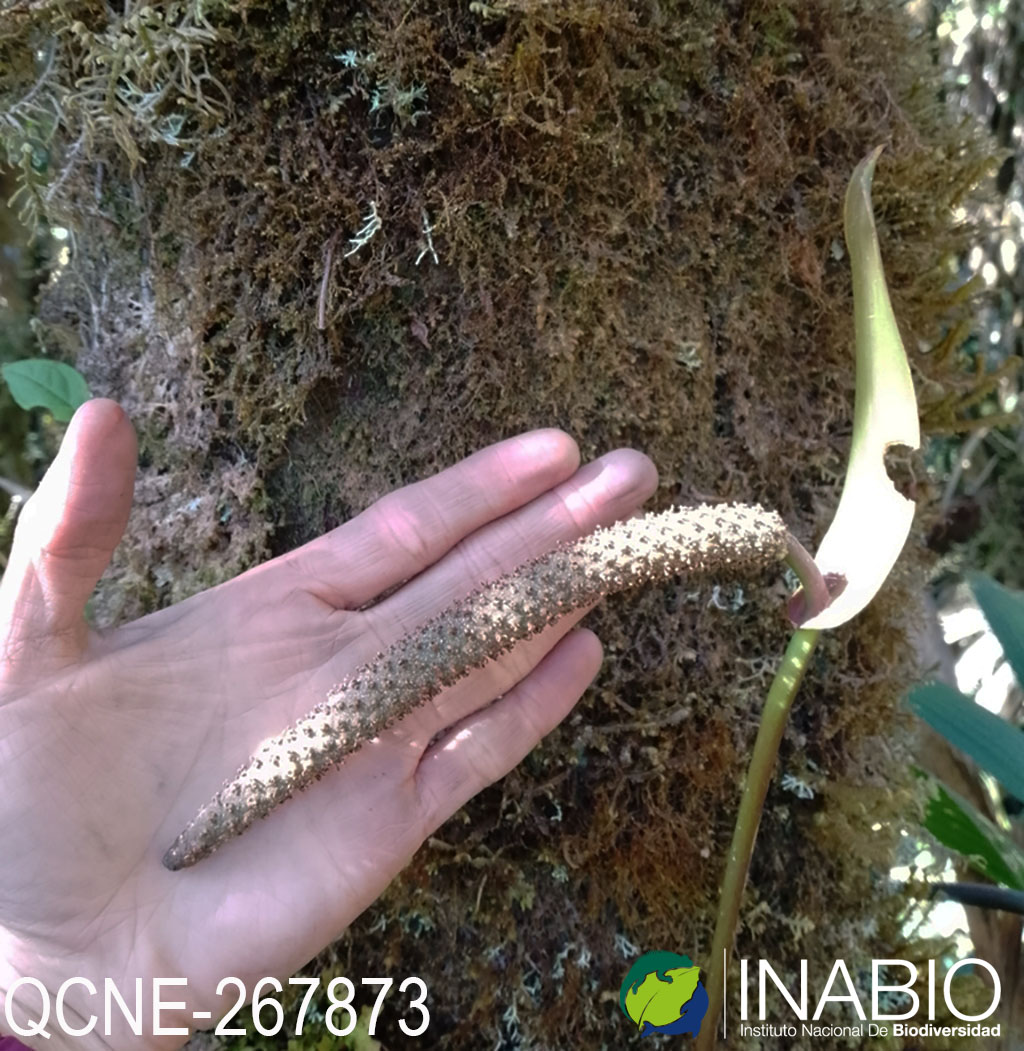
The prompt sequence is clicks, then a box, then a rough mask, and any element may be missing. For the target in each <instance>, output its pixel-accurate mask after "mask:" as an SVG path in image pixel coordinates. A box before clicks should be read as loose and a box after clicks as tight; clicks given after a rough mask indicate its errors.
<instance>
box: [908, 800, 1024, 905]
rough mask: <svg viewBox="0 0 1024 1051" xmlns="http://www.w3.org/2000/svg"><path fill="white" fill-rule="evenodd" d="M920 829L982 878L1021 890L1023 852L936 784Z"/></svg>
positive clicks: (985, 820)
mask: <svg viewBox="0 0 1024 1051" xmlns="http://www.w3.org/2000/svg"><path fill="white" fill-rule="evenodd" d="M935 787H936V790H937V791H936V795H934V796H933V797H932V798H931V799H929V800H928V806H927V809H926V810H925V820H924V827H925V828H926V829H928V831H929V832H930V833H931V834H932V835H933V836H934V837H935V838H936V839H937V840H938V841H939V842H940V843H941V844H942V845H943V846H945V847H949V849H950V850H955V851H957V852H958V853H960V854H963V855H964V857H966V858H969V859H970V861H971V864H972V865H973V866H974V868H975V869H977V871H978V872H980V873H981V874H982V875H983V876H987V877H988V878H989V879H990V880H993V881H994V882H995V883H999V884H1002V886H1004V887H1012V888H1013V889H1014V890H1024V851H1022V850H1021V848H1020V847H1018V846H1017V844H1016V843H1015V842H1014V841H1013V839H1012V838H1011V837H1010V836H1008V835H1007V834H1006V833H1005V832H1003V830H1002V829H1000V828H999V827H998V826H997V825H995V824H993V823H992V822H991V821H989V820H988V818H986V817H985V815H984V814H982V813H981V812H980V811H979V810H978V809H977V808H976V807H974V806H973V805H972V804H971V803H969V802H968V801H967V800H966V799H964V798H963V796H960V795H958V794H957V793H956V792H954V791H953V790H952V789H950V788H947V787H946V786H945V785H942V784H938V783H937V782H936V785H935Z"/></svg>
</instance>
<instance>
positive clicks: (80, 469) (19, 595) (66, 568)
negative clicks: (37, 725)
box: [0, 398, 138, 674]
mask: <svg viewBox="0 0 1024 1051" xmlns="http://www.w3.org/2000/svg"><path fill="white" fill-rule="evenodd" d="M137 455H138V447H137V444H136V440H135V431H134V429H133V427H132V425H131V422H130V421H129V419H128V417H127V416H126V415H125V412H124V410H123V409H122V408H121V407H120V405H118V404H117V402H114V401H110V400H109V399H107V398H95V399H93V400H92V401H88V402H86V403H85V404H84V405H82V406H81V407H80V408H79V409H78V411H77V412H76V413H75V415H74V417H73V418H72V420H71V423H70V424H69V425H68V429H67V433H66V434H65V435H64V440H63V442H62V443H61V447H60V452H58V454H57V458H56V459H55V460H54V461H53V463H52V464H51V465H50V468H49V470H48V471H47V472H46V474H45V476H44V477H43V480H42V482H40V483H39V488H38V489H37V490H36V491H35V493H33V495H32V496H31V498H30V499H29V501H28V503H26V504H25V507H24V508H23V510H22V512H21V515H20V517H19V519H18V525H17V529H16V530H15V533H14V542H13V546H12V549H11V558H10V562H9V563H8V566H7V569H6V570H5V571H4V575H3V580H2V581H0V654H2V656H3V657H4V658H5V660H6V662H7V664H8V670H11V667H10V665H11V663H15V664H16V663H18V662H20V661H22V660H24V661H26V662H27V663H28V664H30V665H31V666H32V668H33V672H34V674H38V673H39V672H40V671H41V670H42V669H41V667H40V658H43V657H45V656H48V657H55V658H57V660H61V659H66V658H67V657H69V656H70V657H76V656H77V655H78V654H79V653H80V652H81V651H82V649H83V648H84V646H85V642H86V639H87V636H88V629H87V626H86V623H85V620H84V617H83V614H84V612H85V604H86V602H87V601H88V599H89V596H90V595H91V594H92V589H93V588H94V587H95V586H96V581H97V580H99V578H100V576H101V574H102V573H103V571H104V570H105V569H106V568H107V566H108V565H109V563H110V558H111V555H112V554H113V552H114V548H115V547H116V546H117V544H118V543H119V541H120V540H121V536H122V534H123V533H124V528H125V525H126V524H127V522H128V513H129V511H130V510H131V504H132V492H133V488H134V484H135V468H136V463H137Z"/></svg>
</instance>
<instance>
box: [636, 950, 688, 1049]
mask: <svg viewBox="0 0 1024 1051" xmlns="http://www.w3.org/2000/svg"><path fill="white" fill-rule="evenodd" d="M662 973H663V974H664V975H665V977H666V978H667V979H668V981H667V982H666V981H663V980H662V979H661V978H660V977H659V976H658V974H657V973H651V974H648V975H647V977H646V978H645V979H644V980H643V982H642V983H641V984H640V985H639V986H637V988H636V989H630V990H629V991H628V992H627V993H626V1004H625V1008H626V1013H627V1014H628V1015H629V1017H630V1018H632V1019H633V1021H634V1022H636V1026H637V1029H638V1030H639V1031H640V1032H643V1028H644V1025H645V1024H646V1023H648V1022H649V1023H650V1024H651V1025H654V1026H659V1025H671V1024H672V1023H673V1022H674V1021H675V1020H676V1019H677V1018H678V1017H679V1015H680V1013H681V1012H682V1009H683V1005H684V1004H686V1003H688V1002H689V1001H690V999H691V997H692V996H693V993H694V990H695V989H696V988H697V983H698V982H699V981H700V968H699V967H698V966H696V965H694V966H692V967H674V968H672V969H671V970H666V971H664V972H662Z"/></svg>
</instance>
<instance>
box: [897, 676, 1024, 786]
mask: <svg viewBox="0 0 1024 1051" xmlns="http://www.w3.org/2000/svg"><path fill="white" fill-rule="evenodd" d="M908 701H909V703H910V707H911V708H912V709H913V710H914V711H915V712H916V713H917V714H918V715H919V716H920V717H921V718H922V719H924V721H925V722H926V723H927V724H928V725H929V726H930V727H931V728H932V729H933V730H936V731H937V732H938V733H940V734H942V736H943V737H945V738H946V740H947V741H949V743H950V744H951V745H954V746H955V747H956V748H959V749H960V751H961V752H964V753H966V754H967V755H969V756H970V757H971V758H972V759H973V760H974V761H975V762H976V763H977V764H978V766H980V767H981V768H982V770H987V771H988V773H990V774H991V775H992V776H993V777H994V778H995V779H996V780H997V781H999V782H1000V784H1002V786H1003V787H1004V788H1005V789H1007V790H1008V791H1009V792H1012V793H1013V795H1015V796H1016V797H1017V798H1018V799H1024V732H1021V731H1020V730H1018V729H1017V728H1016V727H1015V726H1012V725H1011V724H1010V723H1008V722H1007V721H1006V720H1005V719H1000V718H999V716H998V715H993V714H992V712H990V711H986V709H984V708H982V707H981V705H979V704H975V703H974V701H972V700H971V699H970V697H965V696H964V695H963V694H962V693H960V692H959V691H957V690H954V689H953V688H952V687H950V686H946V685H945V683H941V682H932V683H928V684H927V685H925V686H916V687H915V688H914V689H913V690H911V691H910V695H909V697H908Z"/></svg>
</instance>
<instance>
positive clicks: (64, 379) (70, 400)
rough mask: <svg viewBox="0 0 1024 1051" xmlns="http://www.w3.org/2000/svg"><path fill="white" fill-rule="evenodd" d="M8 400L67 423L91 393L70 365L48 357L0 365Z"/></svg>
mask: <svg viewBox="0 0 1024 1051" xmlns="http://www.w3.org/2000/svg"><path fill="white" fill-rule="evenodd" d="M0 373H2V374H3V377H4V380H5V381H6V382H7V386H8V387H10V390H11V397H13V398H14V400H15V401H16V402H17V403H18V404H19V405H20V406H21V407H22V408H23V409H48V410H49V411H50V412H51V413H52V414H53V418H54V419H55V420H59V421H60V422H61V423H67V422H68V420H70V419H71V417H72V416H74V414H75V409H77V408H78V406H79V405H82V404H84V403H85V402H87V401H88V400H89V399H90V398H91V397H92V394H91V393H90V391H89V387H88V385H87V384H86V382H85V379H84V378H83V377H82V375H81V373H79V372H77V371H76V370H75V369H73V368H72V367H71V366H70V365H65V364H64V362H62V361H51V360H50V359H49V358H28V359H27V360H25V361H12V362H8V363H7V364H5V365H0Z"/></svg>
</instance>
